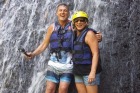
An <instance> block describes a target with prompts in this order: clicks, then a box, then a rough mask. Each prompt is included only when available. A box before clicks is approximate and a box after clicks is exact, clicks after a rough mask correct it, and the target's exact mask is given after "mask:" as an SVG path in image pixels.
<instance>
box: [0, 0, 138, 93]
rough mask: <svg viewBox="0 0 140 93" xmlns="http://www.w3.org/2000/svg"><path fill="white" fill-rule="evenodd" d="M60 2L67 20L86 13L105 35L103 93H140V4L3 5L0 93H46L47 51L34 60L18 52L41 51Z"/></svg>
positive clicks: (78, 0) (53, 1) (2, 0)
mask: <svg viewBox="0 0 140 93" xmlns="http://www.w3.org/2000/svg"><path fill="white" fill-rule="evenodd" d="M60 2H65V3H67V4H69V5H70V9H71V11H70V17H69V19H71V15H72V14H73V13H74V12H75V11H77V10H84V11H86V12H87V13H88V14H89V26H90V27H92V28H94V29H95V30H97V31H100V32H101V33H102V37H103V39H102V42H100V43H99V45H100V51H101V60H102V62H101V65H102V68H103V71H102V75H101V85H100V87H99V92H100V93H139V92H140V65H139V64H140V61H139V60H140V49H139V45H140V31H139V28H140V26H139V24H140V21H139V20H140V10H139V9H140V6H139V4H140V1H139V0H0V93H45V87H46V81H45V78H44V77H45V74H46V71H47V60H48V57H49V49H46V50H45V51H44V52H43V53H41V54H40V55H38V56H36V57H35V58H33V59H31V60H27V59H25V57H24V55H23V54H22V53H21V52H19V51H18V49H19V48H21V47H23V48H25V50H26V51H33V50H34V49H36V48H37V47H38V45H39V44H40V43H41V41H42V40H43V38H44V35H45V33H46V30H47V27H48V26H49V25H50V24H52V23H53V22H54V21H55V20H56V16H55V10H56V6H57V4H58V3H60ZM69 92H70V91H69ZM70 93H71V92H70ZM73 93H74V92H73Z"/></svg>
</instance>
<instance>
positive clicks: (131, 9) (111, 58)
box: [100, 0, 140, 93]
mask: <svg viewBox="0 0 140 93" xmlns="http://www.w3.org/2000/svg"><path fill="white" fill-rule="evenodd" d="M139 4H140V1H139V0H136V1H133V0H127V1H126V0H124V1H122V0H119V2H118V4H116V5H115V4H114V5H113V4H110V7H108V15H109V20H110V26H109V29H108V30H107V31H105V32H104V34H105V37H104V40H103V43H104V49H102V52H101V55H102V57H103V59H102V60H103V63H102V66H103V74H102V84H101V86H100V91H101V92H100V93H139V92H140V79H139V73H140V65H139V64H140V61H139V60H140V49H139V44H140V41H139V39H140V35H139V33H140V31H139V30H140V29H139V27H140V26H139V22H140V20H139V19H140V16H139V15H140V10H139V8H140V6H139ZM106 39H107V41H106Z"/></svg>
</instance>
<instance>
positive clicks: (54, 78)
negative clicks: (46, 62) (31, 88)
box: [45, 70, 72, 83]
mask: <svg viewBox="0 0 140 93" xmlns="http://www.w3.org/2000/svg"><path fill="white" fill-rule="evenodd" d="M45 78H46V80H48V81H51V82H54V83H59V82H60V81H62V82H68V83H70V82H71V79H72V74H71V73H61V74H56V73H54V72H53V71H49V70H48V71H47V75H46V77H45Z"/></svg>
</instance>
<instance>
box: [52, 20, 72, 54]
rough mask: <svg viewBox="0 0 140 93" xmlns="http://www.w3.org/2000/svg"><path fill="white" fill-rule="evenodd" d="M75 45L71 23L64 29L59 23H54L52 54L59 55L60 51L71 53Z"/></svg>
mask: <svg viewBox="0 0 140 93" xmlns="http://www.w3.org/2000/svg"><path fill="white" fill-rule="evenodd" d="M72 45H73V31H72V28H71V22H68V23H67V24H66V25H65V27H64V28H62V27H61V26H60V24H59V23H58V22H55V23H54V31H53V32H52V35H51V37H50V52H51V53H53V52H55V53H59V52H60V51H65V52H71V51H72V47H73V46H72Z"/></svg>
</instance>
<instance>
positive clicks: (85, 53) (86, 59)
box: [73, 28, 96, 64]
mask: <svg viewBox="0 0 140 93" xmlns="http://www.w3.org/2000/svg"><path fill="white" fill-rule="evenodd" d="M89 30H90V31H91V30H92V31H93V32H94V33H96V32H95V31H94V30H93V29H91V28H85V29H84V30H83V31H82V32H81V34H80V36H78V37H77V38H76V39H75V40H74V47H73V62H74V64H92V52H91V49H90V47H89V46H88V45H87V44H86V43H85V36H86V34H87V32H88V31H89Z"/></svg>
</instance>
